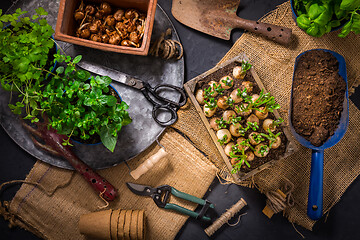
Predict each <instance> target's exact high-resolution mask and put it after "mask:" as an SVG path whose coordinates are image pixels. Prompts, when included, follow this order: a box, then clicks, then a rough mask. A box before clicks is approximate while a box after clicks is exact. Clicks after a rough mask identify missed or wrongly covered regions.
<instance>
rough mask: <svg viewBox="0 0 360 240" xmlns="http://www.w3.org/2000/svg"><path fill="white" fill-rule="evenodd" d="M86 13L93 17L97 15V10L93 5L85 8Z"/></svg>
mask: <svg viewBox="0 0 360 240" xmlns="http://www.w3.org/2000/svg"><path fill="white" fill-rule="evenodd" d="M85 12H87V13H88V14H89V15H93V14H94V13H95V8H94V6H92V5H87V6H86V7H85Z"/></svg>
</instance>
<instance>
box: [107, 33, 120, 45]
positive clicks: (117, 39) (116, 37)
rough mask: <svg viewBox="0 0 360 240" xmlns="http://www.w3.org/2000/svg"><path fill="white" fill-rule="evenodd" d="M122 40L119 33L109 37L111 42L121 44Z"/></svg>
mask: <svg viewBox="0 0 360 240" xmlns="http://www.w3.org/2000/svg"><path fill="white" fill-rule="evenodd" d="M120 41H121V38H120V36H119V34H117V33H114V34H112V35H111V36H110V39H109V43H110V44H113V45H119V43H120Z"/></svg>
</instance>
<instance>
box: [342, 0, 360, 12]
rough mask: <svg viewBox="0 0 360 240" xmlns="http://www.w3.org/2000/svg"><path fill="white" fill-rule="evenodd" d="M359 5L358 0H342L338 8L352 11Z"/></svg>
mask: <svg viewBox="0 0 360 240" xmlns="http://www.w3.org/2000/svg"><path fill="white" fill-rule="evenodd" d="M359 6H360V0H342V1H341V4H340V9H342V10H346V11H353V10H355V9H357V8H359Z"/></svg>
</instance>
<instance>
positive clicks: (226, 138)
mask: <svg viewBox="0 0 360 240" xmlns="http://www.w3.org/2000/svg"><path fill="white" fill-rule="evenodd" d="M227 140H228V136H227V135H226V134H225V135H224V136H223V137H222V138H221V139H218V142H219V143H220V145H224V144H225V142H226V141H227Z"/></svg>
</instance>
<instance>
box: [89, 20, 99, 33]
mask: <svg viewBox="0 0 360 240" xmlns="http://www.w3.org/2000/svg"><path fill="white" fill-rule="evenodd" d="M89 30H90V32H91V33H98V32H99V25H98V24H96V23H95V22H93V23H91V24H90V26H89Z"/></svg>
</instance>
